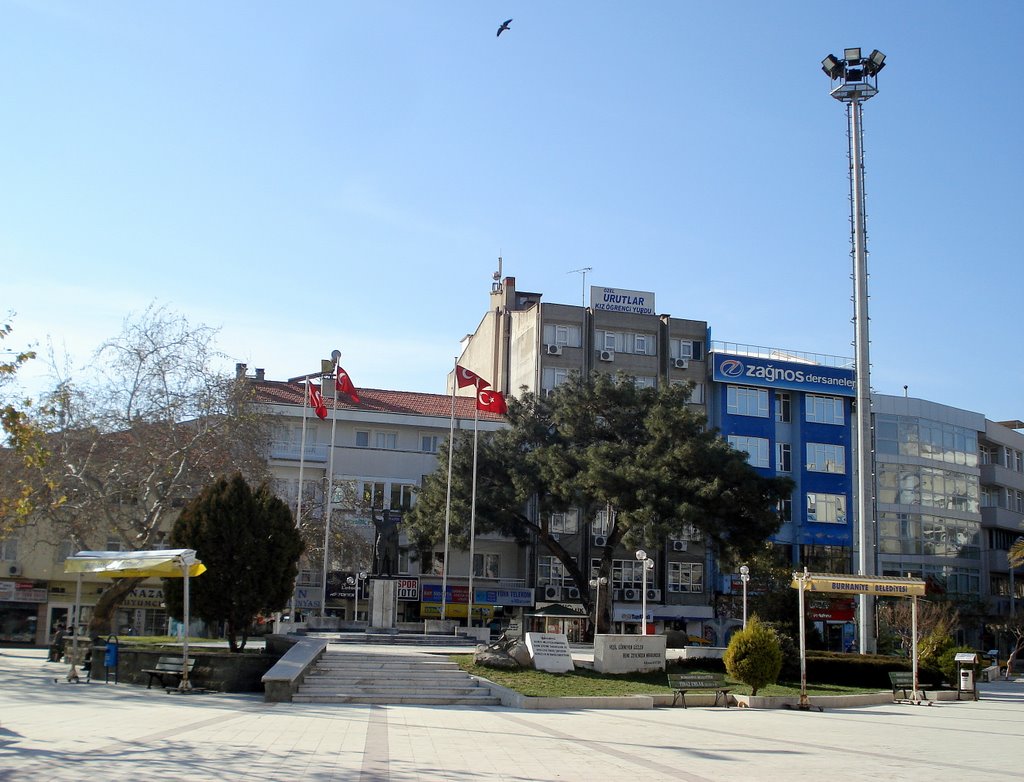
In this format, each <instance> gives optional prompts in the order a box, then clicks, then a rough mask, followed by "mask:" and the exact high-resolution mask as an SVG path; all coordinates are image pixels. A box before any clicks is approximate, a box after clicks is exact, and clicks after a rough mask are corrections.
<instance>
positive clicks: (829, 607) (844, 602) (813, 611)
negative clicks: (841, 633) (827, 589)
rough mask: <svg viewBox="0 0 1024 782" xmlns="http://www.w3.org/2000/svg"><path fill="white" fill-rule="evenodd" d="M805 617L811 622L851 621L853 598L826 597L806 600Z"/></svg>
mask: <svg viewBox="0 0 1024 782" xmlns="http://www.w3.org/2000/svg"><path fill="white" fill-rule="evenodd" d="M807 618H808V619H810V620H811V621H812V622H852V621H853V619H854V602H853V598H850V597H837V598H827V597H826V598H815V599H812V600H808V601H807Z"/></svg>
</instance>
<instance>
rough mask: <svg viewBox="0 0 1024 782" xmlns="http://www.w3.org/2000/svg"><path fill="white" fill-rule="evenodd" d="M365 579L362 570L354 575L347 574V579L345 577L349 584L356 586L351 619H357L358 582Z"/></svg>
mask: <svg viewBox="0 0 1024 782" xmlns="http://www.w3.org/2000/svg"><path fill="white" fill-rule="evenodd" d="M365 580H366V573H363V572H359V573H356V574H355V576H349V577H348V578H347V579H345V581H346V582H347V583H348V585H349V586H355V588H356V594H355V604H354V606H353V608H352V614H353V616H352V619H353V620H354V621H356V622H358V621H359V582H360V581H365Z"/></svg>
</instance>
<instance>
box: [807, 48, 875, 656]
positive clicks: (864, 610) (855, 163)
mask: <svg viewBox="0 0 1024 782" xmlns="http://www.w3.org/2000/svg"><path fill="white" fill-rule="evenodd" d="M884 67H885V55H884V54H882V53H881V52H880V51H878V49H875V50H873V51H872V52H871V54H869V55H868V56H867V57H862V56H861V50H860V48H859V47H856V48H851V49H844V50H843V59H841V60H840V59H839V58H837V57H835V56H834V55H831V54H830V55H828V56H827V57H826V58H825V59H824V60H822V61H821V69H822V70H823V71H824V72H825V74H826V75H827V76H828V77H829V79H830V80H831V81H832V82H833V83H835V82H837V81H838V82H839V84H838V86H835V87H833V88H832V90H831V92H830V93H829V94H830V95H831V96H832V97H833V98H835V99H836V100H837V101H839V102H840V103H845V104H846V114H847V117H848V121H849V131H848V138H849V149H850V152H849V155H850V232H851V253H850V254H851V255H852V257H853V301H854V345H855V353H856V358H855V362H856V363H855V366H854V369H855V376H856V400H857V409H856V411H855V415H856V426H855V428H856V439H855V446H856V455H855V458H854V491H855V492H856V496H857V574H858V575H861V576H865V575H873V574H874V571H875V562H874V546H873V543H874V539H875V536H874V527H875V524H874V517H873V509H872V505H871V486H870V480H871V476H872V474H873V473H874V471H873V470H872V456H873V454H872V452H871V361H870V357H869V355H868V345H869V340H868V262H867V220H866V216H865V215H866V213H865V208H864V148H863V142H864V131H863V128H862V116H863V103H864V101H866V100H868V99H870V98H873V97H874V96H875V95H877V94H878V72H879V71H880V70H882V68H884ZM859 601H860V611H859V616H858V620H859V623H860V627H859V633H858V634H859V636H860V653H861V654H867V653H868V652H870V651H872V650H873V649H874V646H875V638H874V635H873V628H874V624H873V622H872V617H871V615H872V614H873V612H874V611H873V609H874V604H873V602H872V600H871V597H870V596H869V595H867V594H861V595H860V596H859Z"/></svg>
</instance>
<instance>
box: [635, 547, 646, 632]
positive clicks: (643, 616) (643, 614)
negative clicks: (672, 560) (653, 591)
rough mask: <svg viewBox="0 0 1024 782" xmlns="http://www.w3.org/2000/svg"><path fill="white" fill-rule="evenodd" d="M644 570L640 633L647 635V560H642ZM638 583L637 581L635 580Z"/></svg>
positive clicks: (641, 566) (641, 567)
mask: <svg viewBox="0 0 1024 782" xmlns="http://www.w3.org/2000/svg"><path fill="white" fill-rule="evenodd" d="M640 569H641V570H642V571H643V585H644V589H643V593H642V594H641V596H640V635H647V560H646V559H644V560H642V561H641V562H640ZM634 583H636V582H634Z"/></svg>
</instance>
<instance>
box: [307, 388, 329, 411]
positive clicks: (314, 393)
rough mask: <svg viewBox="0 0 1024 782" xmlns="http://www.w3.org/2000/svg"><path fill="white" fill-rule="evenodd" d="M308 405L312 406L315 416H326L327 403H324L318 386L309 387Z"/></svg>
mask: <svg viewBox="0 0 1024 782" xmlns="http://www.w3.org/2000/svg"><path fill="white" fill-rule="evenodd" d="M309 406H310V407H312V408H313V411H314V412H315V413H316V415H317V418H320V419H321V420H323V419H324V418H327V405H325V404H324V396H323V394H321V393H320V387H319V386H313V385H311V386H310V387H309Z"/></svg>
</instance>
